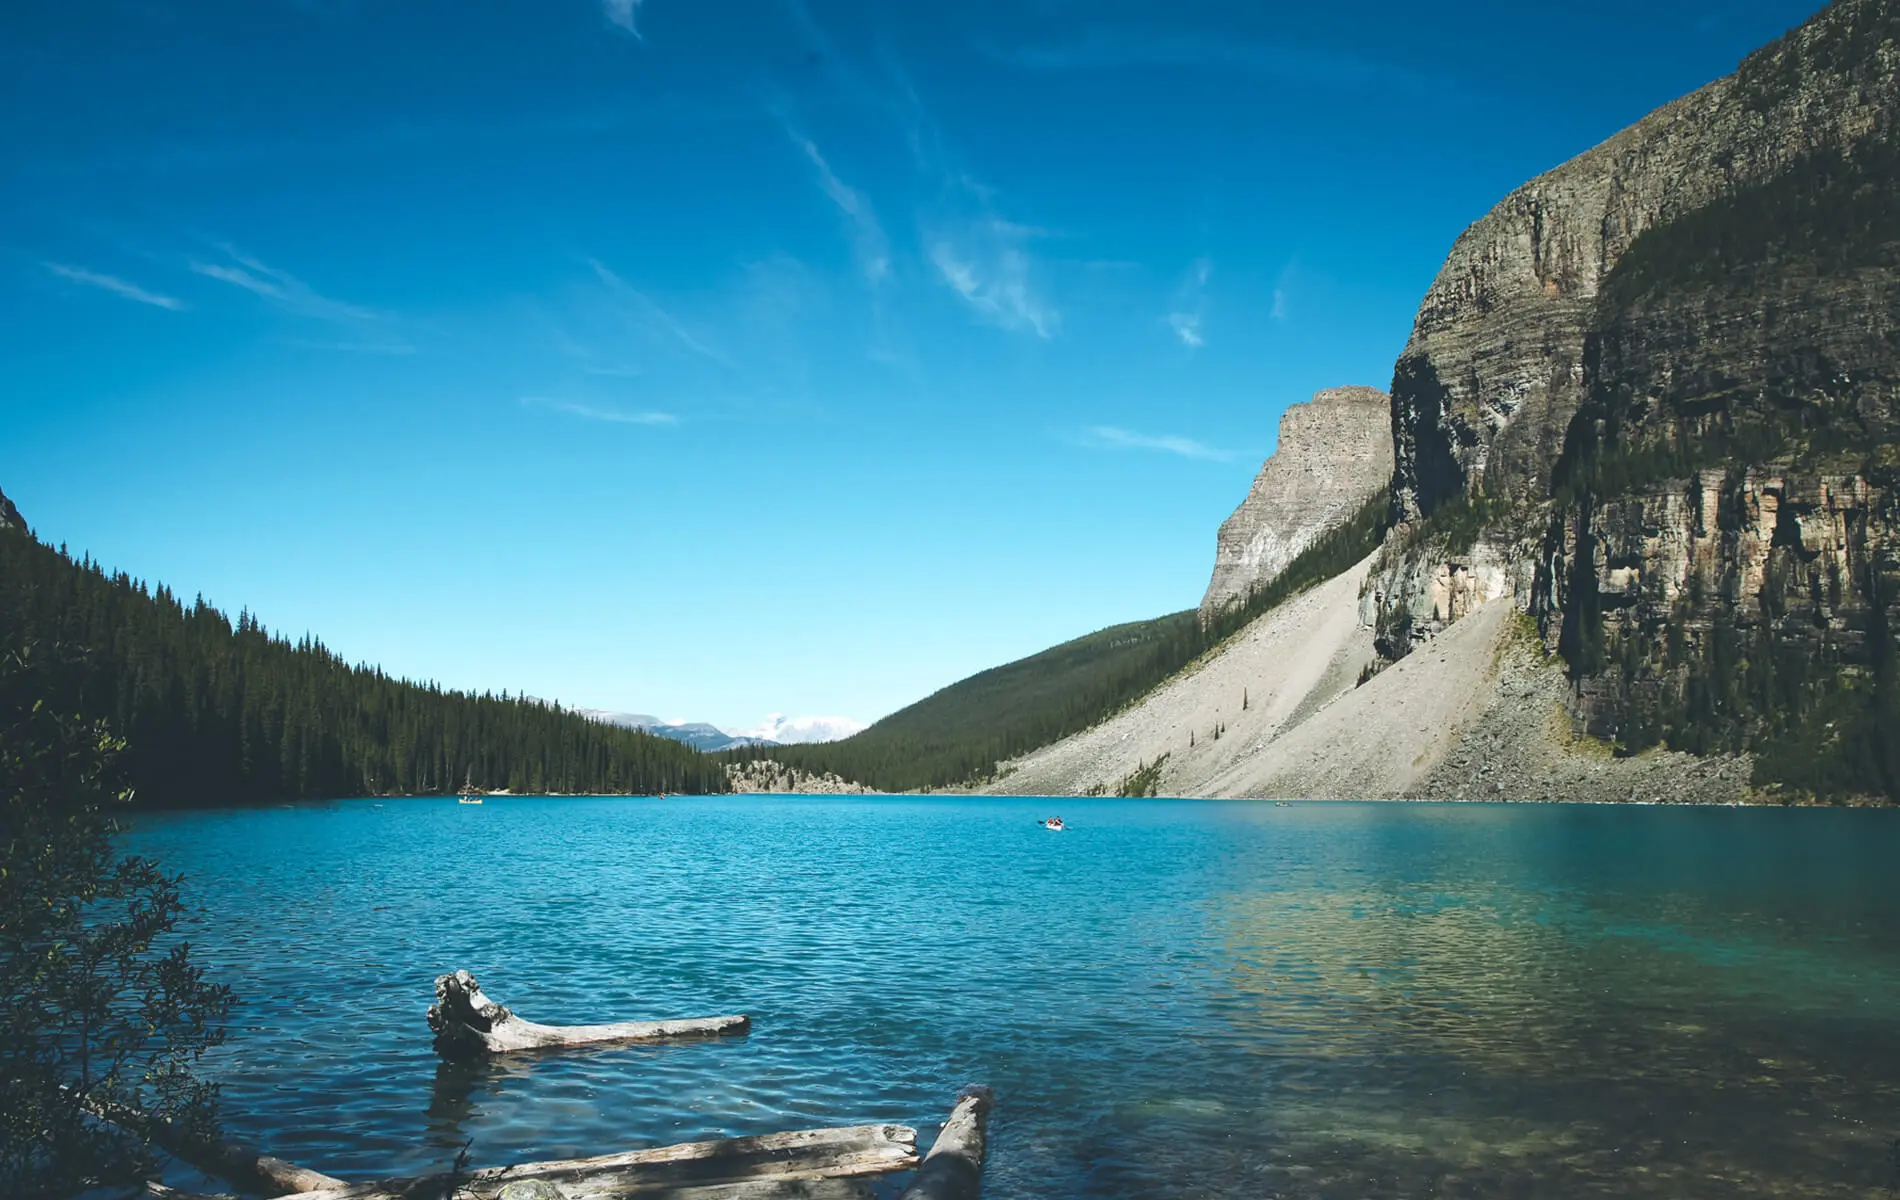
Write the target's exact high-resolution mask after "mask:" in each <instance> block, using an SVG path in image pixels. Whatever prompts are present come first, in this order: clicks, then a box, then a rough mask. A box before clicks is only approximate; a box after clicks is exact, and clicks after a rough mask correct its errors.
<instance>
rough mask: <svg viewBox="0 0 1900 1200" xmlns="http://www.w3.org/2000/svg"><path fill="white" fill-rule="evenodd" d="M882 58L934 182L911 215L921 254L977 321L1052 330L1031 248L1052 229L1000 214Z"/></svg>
mask: <svg viewBox="0 0 1900 1200" xmlns="http://www.w3.org/2000/svg"><path fill="white" fill-rule="evenodd" d="M883 66H884V70H885V72H886V74H887V75H888V76H889V78H890V81H891V88H890V91H889V93H888V94H889V97H890V101H889V103H890V106H891V109H892V111H893V113H894V114H895V115H896V116H897V118H898V120H899V122H900V123H901V124H902V126H903V129H904V133H905V136H906V137H907V138H908V140H909V142H910V148H911V153H912V156H913V157H914V158H915V160H916V165H917V169H918V172H919V173H920V174H921V175H923V176H924V177H925V178H926V179H934V180H935V181H936V183H937V186H938V189H939V194H938V197H937V199H936V201H935V203H934V204H933V205H931V206H930V207H929V208H928V209H927V210H924V211H920V212H919V213H918V217H917V223H918V227H919V230H920V231H921V233H922V238H923V243H924V247H923V248H924V256H925V257H926V258H927V259H928V260H929V262H930V264H931V265H932V266H933V267H935V268H936V271H937V277H938V278H939V279H940V280H941V281H942V282H943V284H944V286H946V287H948V288H949V289H950V290H951V291H952V292H954V293H955V294H956V295H957V296H958V298H960V299H961V300H962V301H963V302H964V303H965V304H966V305H968V306H969V307H970V308H971V309H972V310H974V311H975V313H976V314H977V316H978V317H979V318H981V319H982V320H983V321H985V322H987V323H989V324H991V325H996V326H998V327H1000V328H1003V329H1009V330H1017V331H1022V332H1028V333H1033V334H1035V336H1037V337H1039V338H1044V339H1048V338H1051V337H1053V336H1054V335H1055V331H1056V330H1057V329H1059V328H1060V327H1061V323H1062V314H1061V311H1060V310H1059V309H1058V308H1057V307H1056V306H1055V304H1054V303H1053V302H1052V301H1050V300H1049V299H1048V298H1047V297H1046V295H1045V294H1044V292H1043V291H1042V289H1041V287H1040V286H1039V282H1038V280H1039V276H1040V274H1041V272H1040V270H1039V268H1038V264H1037V262H1036V259H1035V257H1034V256H1033V255H1032V254H1031V253H1030V249H1029V247H1030V244H1031V243H1032V242H1033V241H1035V240H1036V239H1038V238H1043V237H1049V236H1052V234H1051V231H1049V230H1048V229H1045V228H1043V227H1041V226H1039V225H1035V224H1031V223H1029V222H1025V221H1017V220H1013V219H1011V218H1009V217H1007V216H1005V215H1004V214H1003V213H1002V212H1001V211H1000V210H999V208H998V201H999V198H1000V197H999V193H998V192H997V190H996V189H995V188H993V187H991V186H989V185H988V184H986V183H983V182H982V181H981V180H978V179H976V178H975V177H974V176H973V175H971V173H970V172H969V171H967V170H965V169H964V168H963V167H962V166H961V165H960V164H959V163H958V162H957V161H956V156H955V155H953V154H952V153H951V151H950V148H949V146H948V145H947V144H946V143H945V141H944V137H943V132H942V130H941V128H940V127H939V126H938V124H937V122H936V121H935V120H934V119H932V117H931V115H930V112H929V110H928V109H927V108H926V107H925V105H924V102H923V99H922V97H920V96H919V95H918V94H917V89H916V88H915V87H913V86H912V85H911V82H910V79H909V78H908V77H907V76H906V75H905V74H904V70H903V68H902V66H901V65H899V63H898V62H897V60H896V57H895V55H894V54H892V53H890V52H889V51H887V52H886V53H885V56H884V60H883Z"/></svg>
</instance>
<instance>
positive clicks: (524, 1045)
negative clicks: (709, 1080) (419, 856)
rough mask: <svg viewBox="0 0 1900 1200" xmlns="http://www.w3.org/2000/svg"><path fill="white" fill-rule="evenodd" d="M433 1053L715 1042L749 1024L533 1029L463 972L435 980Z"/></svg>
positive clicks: (716, 1021) (710, 1020) (724, 1020)
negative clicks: (682, 1040)
mask: <svg viewBox="0 0 1900 1200" xmlns="http://www.w3.org/2000/svg"><path fill="white" fill-rule="evenodd" d="M428 1015H429V1028H430V1029H432V1030H434V1031H435V1048H436V1051H437V1053H439V1054H441V1055H443V1056H444V1057H445V1058H465V1057H469V1056H472V1055H479V1054H507V1053H509V1052H511V1051H515V1050H541V1049H548V1048H551V1047H558V1046H595V1045H601V1044H603V1043H609V1042H661V1041H670V1040H672V1039H674V1038H690V1037H718V1036H720V1035H721V1034H736V1033H744V1032H746V1031H747V1030H749V1029H750V1028H752V1018H750V1017H746V1016H735V1017H698V1018H690V1019H687V1020H682V1021H620V1022H617V1023H615V1024H611V1025H538V1024H536V1023H535V1022H533V1021H524V1020H522V1019H521V1018H520V1017H517V1016H516V1015H515V1014H514V1013H513V1012H512V1011H510V1010H509V1009H508V1008H507V1006H505V1005H501V1004H497V1003H495V1002H494V1001H493V1000H490V999H489V998H488V997H487V996H485V995H483V994H482V985H481V984H480V983H478V982H476V979H475V977H474V976H473V975H471V974H469V973H468V972H467V971H457V972H455V973H454V974H453V975H438V976H436V980H435V1003H434V1004H431V1005H430V1006H429V1014H428Z"/></svg>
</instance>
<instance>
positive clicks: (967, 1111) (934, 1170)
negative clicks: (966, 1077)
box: [900, 1087, 995, 1200]
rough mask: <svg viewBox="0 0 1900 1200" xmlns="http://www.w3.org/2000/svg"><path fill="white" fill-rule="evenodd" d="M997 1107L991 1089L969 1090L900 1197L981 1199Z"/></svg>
mask: <svg viewBox="0 0 1900 1200" xmlns="http://www.w3.org/2000/svg"><path fill="white" fill-rule="evenodd" d="M994 1106H995V1100H994V1098H993V1097H992V1096H991V1095H990V1089H988V1088H986V1087H973V1088H968V1089H965V1091H964V1093H963V1094H962V1095H961V1096H959V1097H957V1103H956V1107H955V1108H952V1109H951V1110H950V1119H949V1120H948V1121H945V1122H944V1123H943V1132H942V1133H939V1134H938V1135H937V1141H936V1144H935V1145H933V1146H931V1147H930V1153H929V1154H927V1155H925V1156H924V1165H923V1166H921V1167H919V1168H918V1169H917V1178H916V1179H915V1180H914V1181H912V1183H911V1185H910V1186H909V1187H908V1188H906V1189H904V1194H903V1196H902V1197H901V1198H900V1200H977V1197H978V1196H979V1195H981V1194H982V1190H983V1156H984V1153H985V1151H986V1149H987V1147H988V1144H989V1125H990V1109H991V1108H992V1107H994Z"/></svg>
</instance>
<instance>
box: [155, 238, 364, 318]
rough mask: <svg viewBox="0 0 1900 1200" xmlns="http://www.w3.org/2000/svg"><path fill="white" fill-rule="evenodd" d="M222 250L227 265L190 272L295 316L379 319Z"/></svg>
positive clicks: (195, 265) (205, 266)
mask: <svg viewBox="0 0 1900 1200" xmlns="http://www.w3.org/2000/svg"><path fill="white" fill-rule="evenodd" d="M222 249H223V250H224V253H225V255H226V256H227V257H228V258H229V259H230V262H226V263H209V262H194V263H192V264H191V269H192V270H193V271H196V272H197V273H198V274H200V275H203V276H204V277H205V278H207V279H216V280H218V281H219V282H220V283H228V284H230V285H231V286H232V287H237V288H243V289H244V290H245V291H247V292H251V293H253V294H255V295H258V296H261V297H263V298H264V299H265V300H268V301H270V302H271V303H272V304H275V305H277V306H278V307H279V308H282V309H284V310H286V311H288V312H292V313H295V314H297V315H298V316H302V317H314V318H316V319H318V320H321V321H338V322H359V321H375V320H378V319H380V317H381V314H380V313H377V312H375V311H374V310H372V309H367V308H362V307H359V306H358V305H355V304H345V303H344V302H343V301H341V300H332V299H330V298H329V297H328V296H324V295H320V294H319V293H318V292H317V290H316V289H315V288H313V287H311V286H310V285H309V284H307V283H305V282H304V281H303V280H301V279H298V278H297V277H296V276H295V275H292V274H291V273H290V272H288V271H280V270H278V269H277V268H276V267H270V266H266V265H265V264H263V263H261V262H259V261H258V260H257V259H255V258H252V257H250V256H249V255H246V254H243V253H240V252H239V251H237V250H234V249H232V248H231V247H229V246H225V247H222Z"/></svg>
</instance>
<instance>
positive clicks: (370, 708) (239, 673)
mask: <svg viewBox="0 0 1900 1200" xmlns="http://www.w3.org/2000/svg"><path fill="white" fill-rule="evenodd" d="M0 635H4V641H5V642H6V643H7V644H8V645H12V646H21V647H24V646H35V645H36V646H39V647H43V648H46V649H47V650H49V651H50V650H52V649H53V648H57V650H58V660H59V662H60V668H59V669H58V670H57V671H54V672H49V673H45V674H44V678H45V679H46V680H47V682H46V684H45V687H46V688H47V689H48V694H47V695H46V696H45V697H43V699H44V701H45V702H46V703H47V704H48V705H49V706H51V707H54V708H56V709H58V710H59V711H62V712H70V713H73V714H76V715H79V716H83V717H85V718H86V719H90V720H98V721H101V722H103V723H104V725H105V727H106V728H108V729H110V730H111V731H112V733H113V734H114V735H115V736H117V737H119V738H122V739H123V740H124V742H125V750H124V753H123V755H122V762H121V765H122V768H123V771H124V774H125V777H126V779H127V780H128V782H129V784H130V786H131V787H132V789H133V791H134V793H135V795H136V797H137V799H138V802H139V803H140V804H141V805H143V806H148V807H177V806H198V805H234V804H247V803H259V802H266V801H275V800H295V799H315V798H334V797H343V796H362V795H405V794H447V793H450V792H454V791H456V790H457V789H459V788H460V787H462V786H463V785H464V784H465V783H466V784H469V785H472V786H474V787H477V788H508V789H511V790H513V791H517V792H576V793H634V794H646V793H654V792H698V793H704V792H721V791H724V790H726V777H725V771H724V768H723V766H722V765H721V764H720V763H718V762H716V761H714V760H712V759H710V758H708V757H706V756H704V755H702V754H699V753H698V752H696V751H694V750H692V749H690V748H689V747H686V746H683V745H681V744H679V743H677V742H673V741H669V740H667V739H664V738H658V737H654V736H652V735H650V734H644V733H637V732H634V731H632V730H626V729H619V728H615V727H613V726H609V725H604V724H600V723H598V722H595V721H590V720H588V719H586V718H584V717H581V716H577V715H575V714H573V713H570V712H567V711H565V710H563V709H560V708H558V707H556V706H553V705H549V704H545V703H542V702H540V701H536V700H532V699H529V698H526V697H520V696H514V697H511V696H509V695H507V694H506V693H505V692H504V693H503V694H502V695H500V696H496V695H492V694H486V693H484V694H482V695H472V694H469V693H465V692H457V691H449V690H446V689H444V688H441V687H439V686H437V685H434V684H421V683H412V682H410V681H408V680H402V679H393V678H391V677H390V676H388V675H386V674H384V673H383V672H382V671H381V670H379V669H377V668H374V667H368V666H352V665H350V664H349V663H347V662H345V661H344V660H343V659H342V658H341V657H339V656H338V655H337V654H335V653H334V652H332V651H331V650H330V649H328V648H327V647H326V646H324V645H323V643H322V642H320V641H317V640H316V639H314V638H311V637H308V636H306V637H305V638H303V639H301V640H300V641H297V642H295V643H292V642H291V641H289V640H287V639H285V638H283V637H281V636H279V635H276V634H273V633H271V632H270V631H269V630H267V629H265V627H264V626H263V625H262V624H260V623H259V622H258V620H257V619H256V618H255V617H253V616H251V615H250V614H249V613H241V614H240V615H239V616H238V619H237V620H236V621H235V622H233V621H232V620H231V619H230V618H229V617H227V616H226V615H225V614H224V613H223V612H220V611H219V610H218V609H216V608H214V607H213V606H211V605H209V604H207V603H205V601H204V600H203V598H202V597H201V598H199V599H197V600H194V601H193V602H191V603H189V604H187V603H185V602H183V601H182V600H180V599H179V598H178V597H177V596H176V595H174V594H173V593H172V592H171V591H170V590H169V589H167V588H165V587H163V586H159V587H156V588H148V587H147V586H146V585H145V584H143V583H142V582H140V581H138V580H135V579H132V578H131V577H129V576H127V575H125V574H122V573H115V574H108V573H107V572H106V571H104V570H103V569H101V568H100V567H99V566H98V565H97V564H95V563H93V562H91V561H90V560H89V559H87V560H81V561H75V560H74V559H73V558H72V557H71V556H70V555H69V554H68V553H67V552H66V551H65V549H64V548H63V547H62V548H59V549H54V548H52V547H50V546H46V545H43V544H41V543H40V542H38V541H37V540H35V539H34V538H32V537H31V536H30V535H28V534H27V533H25V532H24V531H23V530H20V529H8V528H0Z"/></svg>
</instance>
